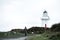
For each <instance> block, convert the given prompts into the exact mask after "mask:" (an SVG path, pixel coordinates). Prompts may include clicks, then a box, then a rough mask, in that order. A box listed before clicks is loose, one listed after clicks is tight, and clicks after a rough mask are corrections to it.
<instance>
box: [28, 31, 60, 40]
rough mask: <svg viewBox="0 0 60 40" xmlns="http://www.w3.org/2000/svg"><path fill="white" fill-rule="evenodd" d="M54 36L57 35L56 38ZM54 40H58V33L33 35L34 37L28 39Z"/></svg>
mask: <svg viewBox="0 0 60 40" xmlns="http://www.w3.org/2000/svg"><path fill="white" fill-rule="evenodd" d="M58 34H59V35H58ZM56 35H58V36H56ZM49 38H51V39H49ZM55 39H56V40H58V39H59V40H60V33H59V32H57V33H52V32H50V33H48V32H46V33H43V34H39V35H34V36H31V37H29V40H55Z"/></svg>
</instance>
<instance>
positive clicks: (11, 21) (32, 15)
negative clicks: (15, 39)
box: [0, 0, 60, 31]
mask: <svg viewBox="0 0 60 40" xmlns="http://www.w3.org/2000/svg"><path fill="white" fill-rule="evenodd" d="M44 10H46V11H47V12H48V15H49V17H50V20H49V21H48V23H47V24H48V27H51V26H52V25H53V24H55V23H59V22H60V18H59V17H60V0H0V31H10V30H11V29H21V28H22V29H24V28H25V26H26V27H27V28H30V27H32V26H39V27H41V23H42V21H41V17H42V14H43V11H44Z"/></svg>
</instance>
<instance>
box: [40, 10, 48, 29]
mask: <svg viewBox="0 0 60 40" xmlns="http://www.w3.org/2000/svg"><path fill="white" fill-rule="evenodd" d="M41 20H42V27H45V29H46V28H47V21H48V20H49V16H48V13H47V11H46V10H45V11H44V12H43V16H42V18H41Z"/></svg>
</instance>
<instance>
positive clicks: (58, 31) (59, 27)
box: [29, 23, 60, 40]
mask: <svg viewBox="0 0 60 40" xmlns="http://www.w3.org/2000/svg"><path fill="white" fill-rule="evenodd" d="M29 40H60V23H58V24H54V25H52V27H51V28H50V29H49V30H48V31H46V32H44V33H42V34H40V35H35V36H32V37H30V38H29Z"/></svg>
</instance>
